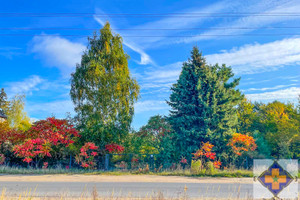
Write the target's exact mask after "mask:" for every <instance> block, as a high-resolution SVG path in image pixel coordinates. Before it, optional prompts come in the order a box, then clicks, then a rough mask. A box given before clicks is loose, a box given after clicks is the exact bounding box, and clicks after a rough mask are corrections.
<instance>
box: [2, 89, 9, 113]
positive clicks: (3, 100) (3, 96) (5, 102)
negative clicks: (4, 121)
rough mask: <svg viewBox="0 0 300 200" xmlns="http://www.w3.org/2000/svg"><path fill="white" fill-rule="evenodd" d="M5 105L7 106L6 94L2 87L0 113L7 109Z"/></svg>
mask: <svg viewBox="0 0 300 200" xmlns="http://www.w3.org/2000/svg"><path fill="white" fill-rule="evenodd" d="M7 107H8V101H7V95H6V93H5V91H4V88H1V92H0V114H5V113H4V111H5V110H7Z"/></svg>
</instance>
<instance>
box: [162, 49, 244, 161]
mask: <svg viewBox="0 0 300 200" xmlns="http://www.w3.org/2000/svg"><path fill="white" fill-rule="evenodd" d="M233 76H234V74H233V73H232V70H231V68H230V67H226V66H225V65H222V66H221V67H220V66H219V65H218V64H216V65H213V66H211V65H208V64H206V61H205V58H204V57H203V56H202V53H200V52H199V50H198V48H196V47H194V48H193V50H192V52H191V59H189V60H188V62H185V63H184V64H183V68H182V72H181V74H180V76H179V80H178V81H177V83H176V84H174V85H173V86H172V88H171V91H172V93H171V95H170V101H169V102H168V104H169V105H170V106H171V108H172V109H171V111H170V116H169V121H170V123H171V125H172V127H173V129H174V138H175V140H174V142H175V148H177V150H176V152H177V155H176V159H179V158H180V156H185V157H186V158H188V159H191V157H192V153H193V152H195V151H196V150H197V149H198V148H199V146H200V144H201V142H207V141H209V142H210V143H212V144H214V145H215V149H216V150H217V152H218V153H223V152H225V151H224V150H225V149H226V144H227V139H228V138H229V136H230V135H231V134H232V133H233V132H234V131H235V130H234V127H236V125H237V114H236V108H235V106H236V105H237V104H238V103H239V102H240V101H241V100H242V99H243V95H241V93H240V91H239V90H236V89H235V87H236V86H237V85H238V84H239V80H240V79H233V81H232V82H229V79H230V78H232V77H233Z"/></svg>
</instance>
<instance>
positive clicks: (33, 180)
mask: <svg viewBox="0 0 300 200" xmlns="http://www.w3.org/2000/svg"><path fill="white" fill-rule="evenodd" d="M0 188H1V189H2V190H3V189H4V188H5V190H6V192H5V194H6V195H7V196H19V195H20V194H21V193H24V192H29V191H31V196H34V197H45V196H47V197H61V196H64V197H90V196H91V193H92V192H93V191H94V190H96V191H97V193H98V195H99V196H101V197H104V196H105V197H109V196H114V197H150V196H152V197H153V196H157V195H158V193H161V194H163V196H164V197H168V198H177V197H182V196H184V195H186V196H188V197H189V198H201V197H205V198H210V197H211V198H229V197H231V198H251V197H252V192H253V184H252V179H249V178H245V179H226V178H221V179H217V178H187V177H167V176H164V177H159V176H152V177H151V176H142V175H141V176H139V175H137V176H82V175H77V176H76V175H75V176H22V177H20V176H0ZM185 191H186V192H185Z"/></svg>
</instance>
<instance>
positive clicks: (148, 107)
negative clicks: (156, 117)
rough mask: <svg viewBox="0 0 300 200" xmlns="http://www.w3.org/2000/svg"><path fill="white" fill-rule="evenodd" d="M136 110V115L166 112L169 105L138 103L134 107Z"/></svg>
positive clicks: (153, 102) (163, 102)
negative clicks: (148, 112) (157, 111)
mask: <svg viewBox="0 0 300 200" xmlns="http://www.w3.org/2000/svg"><path fill="white" fill-rule="evenodd" d="M134 109H135V112H136V113H141V112H146V111H155V110H165V109H168V105H167V104H166V102H165V101H157V100H145V101H140V102H137V103H136V104H135V105H134Z"/></svg>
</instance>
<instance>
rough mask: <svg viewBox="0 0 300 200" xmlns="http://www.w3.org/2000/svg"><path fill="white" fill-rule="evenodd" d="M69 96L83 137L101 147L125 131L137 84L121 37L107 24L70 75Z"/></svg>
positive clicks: (123, 134) (94, 38) (127, 128)
mask: <svg viewBox="0 0 300 200" xmlns="http://www.w3.org/2000/svg"><path fill="white" fill-rule="evenodd" d="M70 94H71V98H72V101H73V102H74V104H75V111H76V112H77V119H78V123H79V127H80V129H81V130H82V135H83V138H84V139H85V140H88V141H94V142H95V143H96V144H97V145H99V146H100V148H103V147H104V145H105V144H107V143H111V142H115V143H120V142H121V141H122V140H123V139H124V137H125V136H126V135H127V134H128V132H129V128H130V124H131V121H132V116H133V113H134V107H133V104H134V102H135V101H136V100H137V98H138V95H139V86H138V84H137V82H136V80H135V79H133V78H131V76H130V72H129V68H128V55H127V54H126V53H125V52H124V50H123V46H122V38H121V37H120V36H119V35H113V34H112V32H111V29H110V25H109V24H108V23H107V24H106V25H105V26H104V27H103V29H101V30H100V36H97V35H96V34H94V36H93V37H92V38H89V45H88V48H87V50H86V51H85V52H84V54H83V55H82V58H81V63H80V64H77V67H76V71H75V73H73V74H72V77H71V91H70Z"/></svg>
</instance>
